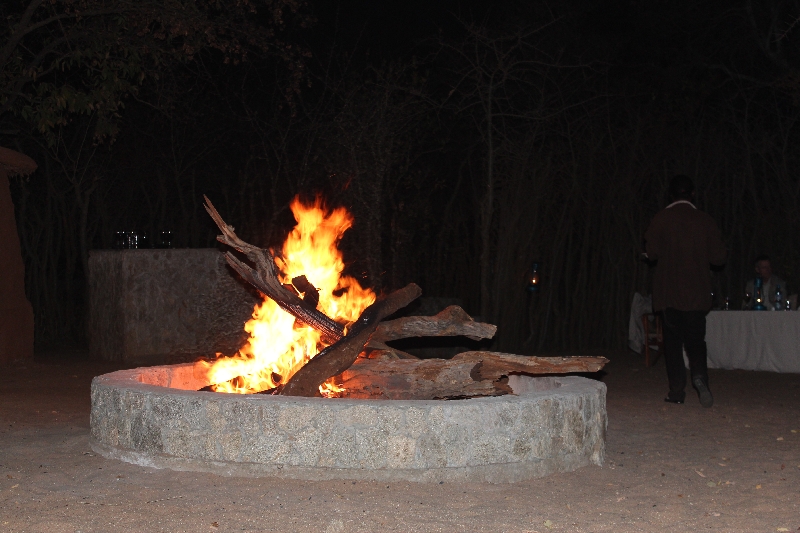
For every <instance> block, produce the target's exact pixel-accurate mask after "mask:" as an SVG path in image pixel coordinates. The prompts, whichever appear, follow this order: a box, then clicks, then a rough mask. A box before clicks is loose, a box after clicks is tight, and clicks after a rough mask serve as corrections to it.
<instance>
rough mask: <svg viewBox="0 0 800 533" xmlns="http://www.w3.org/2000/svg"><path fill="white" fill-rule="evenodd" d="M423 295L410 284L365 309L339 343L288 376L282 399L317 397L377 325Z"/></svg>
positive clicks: (361, 347) (345, 367) (351, 362)
mask: <svg viewBox="0 0 800 533" xmlns="http://www.w3.org/2000/svg"><path fill="white" fill-rule="evenodd" d="M421 294H422V290H421V289H420V288H419V287H418V286H417V285H415V284H413V283H411V284H409V285H407V286H406V287H404V288H402V289H400V290H397V291H394V292H393V293H391V294H389V295H388V296H387V297H385V298H383V299H381V300H378V301H376V302H375V303H373V304H372V305H370V306H369V307H367V308H366V309H365V310H364V312H363V313H361V316H360V317H359V318H358V320H357V321H356V322H355V323H353V325H352V326H351V327H350V331H348V333H347V335H345V336H344V337H343V338H342V339H341V340H339V341H338V342H336V343H334V344H332V345H330V346H328V347H327V348H325V349H324V350H322V351H321V352H320V353H318V354H317V355H316V356H314V358H313V359H311V361H309V362H308V363H306V364H305V366H303V367H302V368H301V369H300V370H298V371H297V373H296V374H295V375H294V376H292V377H291V379H290V380H289V381H288V382H287V383H286V385H285V386H284V387H283V389H282V390H281V392H280V394H282V395H284V396H319V386H320V385H322V384H323V383H324V382H325V381H326V380H327V379H328V378H330V377H332V376H335V375H337V374H341V373H342V372H344V371H345V370H347V369H348V368H350V366H351V365H352V364H353V362H355V360H356V359H357V358H358V354H359V353H360V352H361V350H363V349H364V346H365V345H366V344H367V342H369V339H370V337H371V336H372V334H373V333H374V332H375V330H376V329H377V327H378V323H379V322H380V321H381V320H383V319H384V318H386V317H387V316H389V315H391V314H393V313H395V312H397V311H398V310H399V309H402V308H403V307H405V306H407V305H408V304H409V303H411V302H413V301H414V300H415V299H417V298H418V297H419V296H420V295H421Z"/></svg>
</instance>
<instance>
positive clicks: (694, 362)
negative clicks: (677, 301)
mask: <svg viewBox="0 0 800 533" xmlns="http://www.w3.org/2000/svg"><path fill="white" fill-rule="evenodd" d="M706 314H707V312H706V311H678V310H677V309H673V308H671V307H667V308H666V309H664V313H663V317H662V318H663V330H664V362H665V363H666V365H667V379H668V380H669V390H670V393H672V394H673V395H678V394H680V393H682V392H683V391H684V389H686V366H685V365H684V363H683V348H684V347H685V348H686V356H687V357H688V358H689V370H690V372H691V375H692V380H694V378H695V377H700V378H701V379H702V380H703V383H705V384H706V386H708V361H707V353H708V352H707V350H706Z"/></svg>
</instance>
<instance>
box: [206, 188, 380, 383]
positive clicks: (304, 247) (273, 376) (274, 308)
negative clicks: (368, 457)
mask: <svg viewBox="0 0 800 533" xmlns="http://www.w3.org/2000/svg"><path fill="white" fill-rule="evenodd" d="M290 207H291V210H292V213H293V214H294V218H295V220H296V221H297V225H296V226H295V228H294V229H293V230H292V232H291V233H290V234H289V236H288V237H287V238H286V242H284V243H283V257H284V259H283V260H281V259H276V265H277V267H278V269H279V270H280V273H279V275H278V279H279V280H280V281H281V283H291V280H292V278H294V277H297V276H301V275H305V276H306V279H308V281H309V282H310V283H311V284H312V285H314V287H316V288H317V289H318V291H319V305H318V306H317V309H319V310H320V311H322V312H323V313H325V314H326V315H328V316H329V317H331V318H333V319H334V320H336V321H337V322H341V323H350V322H353V321H355V320H356V319H357V318H358V317H359V316H360V315H361V312H362V311H363V310H364V309H366V308H367V306H369V305H370V304H372V303H373V302H374V301H375V293H374V292H372V291H371V290H370V289H364V288H362V287H361V285H360V284H359V283H358V281H356V280H355V279H354V278H352V277H349V276H342V275H341V273H342V270H344V261H343V260H342V254H341V252H340V251H339V249H338V248H337V247H336V246H337V244H338V242H339V240H340V239H341V238H342V235H343V234H344V232H345V231H347V229H349V228H350V227H351V226H352V224H353V218H352V216H351V215H350V213H348V212H347V210H346V209H344V208H338V209H334V210H332V211H327V210H326V209H325V206H324V205H323V202H322V200H321V199H320V198H317V199H316V200H315V201H314V203H313V204H312V205H304V204H303V203H302V202H301V201H300V200H299V198H295V199H294V200H293V201H292V203H291V206H290ZM244 329H245V331H247V332H248V333H249V334H250V338H249V339H248V341H247V343H246V344H245V345H244V346H243V347H242V348H241V349H240V350H239V352H238V353H237V354H236V355H233V356H230V357H218V358H217V359H216V360H215V361H213V362H211V363H208V362H205V361H200V362H198V363H197V367H196V368H197V369H198V370H200V371H204V372H205V373H206V377H207V378H208V381H209V382H210V383H213V384H216V385H213V386H212V389H213V390H216V391H217V392H232V393H239V394H248V393H253V392H259V391H262V390H269V389H272V388H275V387H277V386H278V385H279V384H281V383H286V382H287V381H288V380H289V379H290V378H291V377H292V376H293V375H294V374H295V372H297V371H298V370H299V369H300V368H301V367H302V366H303V365H304V364H306V363H307V362H308V361H310V360H311V358H313V357H314V356H315V355H316V354H317V353H319V351H320V350H321V349H323V348H325V347H326V346H327V344H325V343H324V342H322V339H321V338H320V334H319V332H318V331H316V330H315V329H313V328H311V327H309V326H306V325H305V324H302V323H300V322H295V319H294V317H293V316H292V315H290V314H289V313H287V312H286V311H284V310H283V309H281V308H280V307H278V304H276V303H275V302H274V301H273V300H271V299H270V298H265V299H264V301H263V302H262V303H261V304H259V305H256V307H255V309H254V311H253V318H252V319H250V320H249V321H248V322H247V323H246V324H245V326H244ZM320 392H321V393H322V394H323V395H330V394H331V393H333V392H339V391H337V388H336V387H335V386H333V384H332V383H326V384H324V385H323V386H322V387H320Z"/></svg>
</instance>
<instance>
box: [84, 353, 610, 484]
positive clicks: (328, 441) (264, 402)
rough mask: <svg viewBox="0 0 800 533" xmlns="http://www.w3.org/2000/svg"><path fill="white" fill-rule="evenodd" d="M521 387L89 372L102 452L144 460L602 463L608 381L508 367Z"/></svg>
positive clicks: (461, 475)
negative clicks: (470, 394) (333, 387)
mask: <svg viewBox="0 0 800 533" xmlns="http://www.w3.org/2000/svg"><path fill="white" fill-rule="evenodd" d="M510 384H511V386H512V388H513V389H514V391H515V393H516V394H513V395H507V396H500V397H487V398H473V399H467V400H450V401H438V400H432V401H427V400H426V401H419V400H416V401H415V400H408V401H391V400H348V399H324V398H301V397H283V396H269V395H239V394H220V393H214V392H196V391H197V389H199V388H200V387H203V386H204V385H206V383H200V382H199V381H198V380H196V379H195V378H194V377H193V375H192V365H191V364H182V365H172V366H160V367H149V368H138V369H133V370H122V371H118V372H113V373H111V374H106V375H103V376H99V377H96V378H95V379H94V381H93V382H92V411H91V436H92V445H93V448H94V449H95V451H97V452H98V453H101V454H102V455H104V456H106V457H109V458H116V459H121V460H124V461H128V462H131V463H135V464H140V465H143V466H152V467H157V468H171V469H175V470H195V471H210V472H216V473H220V474H225V475H243V476H277V477H288V478H299V479H359V480H384V481H388V480H407V481H423V482H438V481H456V480H465V481H488V482H493V483H504V482H515V481H521V480H525V479H530V478H533V477H541V476H544V475H547V474H550V473H553V472H561V471H571V470H574V469H576V468H579V467H582V466H586V465H589V464H595V465H601V464H602V462H603V459H604V453H605V431H606V404H605V396H606V386H605V385H604V384H603V383H601V382H597V381H593V380H590V379H586V378H582V377H577V376H567V377H562V376H558V377H540V378H534V377H527V376H512V377H511V379H510Z"/></svg>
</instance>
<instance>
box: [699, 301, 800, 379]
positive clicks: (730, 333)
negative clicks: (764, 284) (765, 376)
mask: <svg viewBox="0 0 800 533" xmlns="http://www.w3.org/2000/svg"><path fill="white" fill-rule="evenodd" d="M706 344H707V346H708V366H709V368H727V369H734V368H739V369H743V370H766V371H770V372H783V373H800V312H797V311H711V312H710V313H709V314H708V317H707V319H706Z"/></svg>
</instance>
